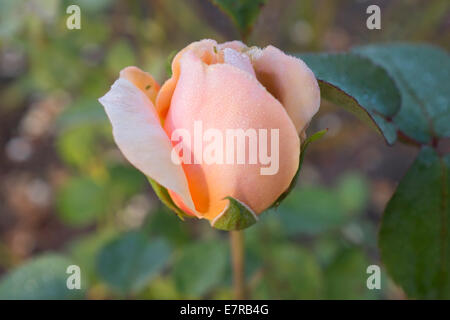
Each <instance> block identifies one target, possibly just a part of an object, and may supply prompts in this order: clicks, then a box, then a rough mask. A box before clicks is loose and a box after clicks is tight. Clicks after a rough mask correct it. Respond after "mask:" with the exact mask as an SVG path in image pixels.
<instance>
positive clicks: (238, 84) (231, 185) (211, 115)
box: [164, 52, 300, 220]
mask: <svg viewBox="0 0 450 320" xmlns="http://www.w3.org/2000/svg"><path fill="white" fill-rule="evenodd" d="M179 62H180V77H179V79H178V83H177V86H176V89H175V92H174V94H173V96H172V101H171V106H170V109H169V111H168V114H167V117H166V119H165V124H164V129H165V130H166V132H167V134H168V135H169V136H171V134H172V132H173V131H174V130H175V129H177V128H184V129H187V130H188V131H189V132H191V135H192V136H193V135H194V134H193V132H194V124H195V121H196V120H201V121H202V124H203V132H204V131H206V130H207V129H209V128H213V129H218V130H220V131H221V132H222V133H223V135H224V136H225V134H226V130H227V129H233V128H234V129H238V128H241V129H244V130H247V129H250V128H252V129H256V130H257V129H268V130H270V129H279V155H280V158H279V170H278V172H277V173H276V174H275V175H261V172H260V168H261V167H262V166H261V164H259V163H258V164H239V165H237V164H206V163H201V164H184V165H183V168H184V171H185V172H186V176H187V179H188V183H189V187H190V190H191V196H192V199H193V201H194V203H195V206H196V208H197V210H198V211H200V212H201V213H202V214H203V215H204V216H205V217H206V218H208V219H210V220H212V219H213V218H214V217H215V216H217V215H218V214H219V213H220V212H222V211H223V209H224V208H225V206H226V205H227V200H224V198H225V197H226V196H231V197H233V198H235V199H238V200H239V201H241V202H243V203H245V204H247V205H248V206H249V207H250V208H251V209H252V210H253V211H255V212H256V213H258V214H259V213H261V212H262V211H263V210H265V209H266V208H267V207H269V206H270V205H271V204H272V203H273V202H274V201H275V200H276V199H277V198H278V197H279V195H280V194H281V193H282V192H284V191H285V190H286V189H287V188H288V186H289V184H290V183H291V181H292V178H293V176H294V175H295V173H296V171H297V168H298V159H299V152H300V141H299V137H298V134H297V132H296V129H295V127H294V124H293V122H292V121H291V119H290V118H289V116H288V114H287V113H286V110H285V109H284V108H283V106H282V105H281V104H280V102H279V101H277V100H276V99H275V98H274V97H273V96H272V95H271V94H269V93H268V92H267V91H266V89H265V88H264V87H263V86H262V85H261V84H260V83H259V82H258V81H257V80H256V78H254V77H253V76H251V75H249V74H248V73H247V72H245V71H242V70H240V69H238V68H236V67H234V66H232V65H228V64H213V65H209V66H206V65H205V64H204V63H203V61H202V60H201V59H200V58H199V57H198V56H197V55H196V54H195V53H194V52H186V53H185V54H184V55H183V56H182V57H181V59H180V61H179ZM269 137H270V131H269ZM192 139H193V138H192ZM268 148H269V150H270V146H269V147H268ZM224 152H225V149H224ZM247 159H248V150H247ZM247 163H248V162H247ZM263 167H265V166H263ZM255 188H257V190H256V189H255Z"/></svg>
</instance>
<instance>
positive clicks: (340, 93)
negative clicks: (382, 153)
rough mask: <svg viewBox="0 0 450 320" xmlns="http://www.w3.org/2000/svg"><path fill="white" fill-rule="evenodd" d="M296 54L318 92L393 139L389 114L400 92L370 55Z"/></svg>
mask: <svg viewBox="0 0 450 320" xmlns="http://www.w3.org/2000/svg"><path fill="white" fill-rule="evenodd" d="M300 58H301V59H303V60H304V61H305V63H306V64H307V65H308V67H310V68H311V69H312V71H313V72H314V74H315V75H316V77H317V79H318V80H319V86H320V92H321V96H322V97H323V98H325V99H327V100H329V101H331V102H333V103H335V104H336V105H338V106H341V107H343V108H345V109H346V110H348V111H350V112H352V113H353V114H355V115H356V116H357V117H358V118H360V119H361V120H363V121H364V122H366V123H367V124H369V125H371V126H372V127H374V128H375V129H376V130H377V131H378V132H380V133H382V134H383V136H384V138H385V139H386V142H387V143H389V144H393V143H394V142H395V140H396V139H397V133H396V127H395V125H394V124H393V123H392V120H391V119H392V117H394V116H395V114H396V113H397V112H398V111H399V109H400V103H401V100H400V94H399V91H398V89H397V86H396V84H395V82H394V80H393V79H392V78H391V76H390V75H389V74H388V72H387V71H386V70H385V69H384V68H382V67H380V66H378V65H377V64H375V63H373V62H372V61H371V60H370V59H368V58H365V57H362V56H359V55H357V54H352V53H341V54H304V55H300Z"/></svg>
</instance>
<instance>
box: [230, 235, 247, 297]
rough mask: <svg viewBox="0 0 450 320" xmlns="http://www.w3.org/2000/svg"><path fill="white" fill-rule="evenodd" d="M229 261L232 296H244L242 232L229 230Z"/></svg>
mask: <svg viewBox="0 0 450 320" xmlns="http://www.w3.org/2000/svg"><path fill="white" fill-rule="evenodd" d="M230 247H231V262H232V267H233V286H234V298H235V299H236V300H242V299H245V298H246V294H245V293H246V292H245V274H244V232H243V231H242V230H239V231H230Z"/></svg>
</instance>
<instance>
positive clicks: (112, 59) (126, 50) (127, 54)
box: [106, 41, 136, 77]
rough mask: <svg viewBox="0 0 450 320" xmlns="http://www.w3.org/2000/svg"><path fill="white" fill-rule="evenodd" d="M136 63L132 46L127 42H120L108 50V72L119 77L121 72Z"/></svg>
mask: <svg viewBox="0 0 450 320" xmlns="http://www.w3.org/2000/svg"><path fill="white" fill-rule="evenodd" d="M135 63H136V57H135V55H134V51H133V49H132V48H131V46H130V44H129V43H128V42H126V41H118V42H116V43H114V45H113V46H112V47H111V48H110V49H109V50H108V55H107V56H106V66H107V68H108V71H109V72H110V73H111V74H112V75H114V76H116V77H117V76H118V74H119V72H120V70H122V69H123V68H125V67H128V66H132V65H134V64H135Z"/></svg>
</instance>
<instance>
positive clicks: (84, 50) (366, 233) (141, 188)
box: [0, 0, 450, 299]
mask: <svg viewBox="0 0 450 320" xmlns="http://www.w3.org/2000/svg"><path fill="white" fill-rule="evenodd" d="M70 4H77V5H79V6H80V8H81V29H80V30H68V29H67V27H66V20H67V18H68V17H69V14H67V13H66V8H67V7H68V6H69V5H70ZM370 4H378V5H379V6H380V7H381V17H382V29H381V30H368V29H367V28H366V19H367V17H368V15H367V14H366V8H367V6H369V5H370ZM203 38H213V39H216V40H217V41H218V42H223V41H227V40H232V39H238V38H239V34H238V33H237V32H236V30H235V28H234V27H233V25H232V23H231V22H230V20H229V18H228V17H227V16H225V15H224V14H223V13H222V12H221V11H220V10H219V9H218V8H217V7H215V6H214V5H213V4H211V3H210V2H209V1H207V0H164V1H163V0H145V1H144V0H141V1H125V0H117V1H113V0H97V1H88V0H78V1H76V0H75V1H59V0H29V1H22V0H19V1H17V0H0V152H1V157H0V296H2V297H25V298H47V297H53V298H88V299H106V298H137V299H180V298H193V299H201V298H211V299H227V298H232V285H231V282H232V281H231V279H232V277H231V268H230V255H229V246H228V237H227V233H226V232H220V231H217V230H215V229H212V228H211V227H210V226H209V223H207V222H205V221H197V220H190V221H186V222H182V221H180V220H179V219H178V218H177V216H176V215H175V214H173V213H172V212H169V211H168V210H167V209H165V208H164V207H163V206H162V205H161V203H160V202H159V201H158V200H157V198H156V197H155V195H154V193H153V191H152V190H151V188H150V186H149V184H148V182H147V181H146V179H145V177H144V176H143V175H142V174H141V173H140V172H139V171H137V170H135V169H134V168H133V167H131V166H130V165H129V164H128V162H126V161H125V160H124V158H123V156H122V155H121V153H120V152H119V151H118V149H117V148H116V146H115V144H114V143H113V141H112V136H111V127H110V124H109V122H108V121H107V118H106V115H105V113H104V110H103V108H102V107H101V105H100V104H99V103H98V101H97V99H98V98H99V97H100V96H102V95H103V94H104V93H106V92H107V90H108V89H109V87H110V85H111V84H112V83H113V81H114V80H115V79H116V78H117V77H118V74H119V71H120V70H121V69H122V68H123V67H125V66H129V65H136V66H139V67H140V68H142V69H144V70H146V71H148V72H149V73H151V74H152V75H154V76H155V77H156V78H157V80H158V81H159V82H160V83H163V81H164V80H165V79H167V77H168V74H167V66H168V60H169V57H170V56H171V54H172V53H173V52H174V51H178V50H180V49H181V48H183V47H185V46H186V45H187V44H189V43H190V42H193V41H196V40H199V39H203ZM388 41H413V42H427V43H431V44H435V45H438V46H440V47H442V48H444V49H446V50H448V49H449V47H450V2H449V1H447V0H427V1H425V0H422V1H420V0H409V1H408V0H398V1H388V0H386V1H374V0H373V1H372V0H371V1H354V0H353V1H350V0H341V1H333V0H316V1H313V0H299V1H293V0H269V1H268V2H267V5H266V6H265V7H264V8H263V9H262V11H261V15H260V16H259V17H258V20H257V22H256V24H255V26H254V29H253V32H252V33H251V35H250V37H249V39H248V43H247V44H248V45H257V46H262V47H264V46H266V45H268V44H273V45H275V46H277V47H279V48H281V49H282V50H284V51H287V52H306V51H341V50H346V49H348V48H350V47H352V46H357V45H363V44H368V43H375V42H388ZM324 128H329V132H328V133H327V134H326V136H325V137H324V138H323V139H322V140H320V141H318V142H315V143H314V144H312V145H311V146H310V147H309V149H308V151H307V155H306V158H305V162H304V165H303V169H302V171H301V174H300V179H299V184H298V186H297V188H296V189H295V190H294V191H293V192H292V193H291V195H290V196H289V197H288V198H287V200H286V201H285V202H284V203H283V204H282V205H281V206H280V207H279V208H278V209H277V210H276V211H270V212H266V213H264V214H263V215H262V216H261V219H260V222H259V223H257V224H256V225H254V226H253V227H251V228H249V229H247V230H246V231H245V241H246V277H247V283H248V289H249V297H250V298H254V299H366V298H368V299H402V298H405V296H404V294H403V292H402V291H401V289H399V288H398V287H396V286H395V284H394V283H392V281H391V280H390V279H389V277H388V276H387V275H386V274H385V273H384V272H383V266H382V263H381V262H380V261H379V252H378V249H377V230H378V226H379V223H380V219H381V215H382V212H383V210H384V207H385V205H386V203H387V201H388V200H389V198H390V196H391V195H392V192H393V190H394V189H395V186H396V184H397V181H399V179H400V178H401V177H402V176H403V174H404V173H405V172H406V170H407V168H408V166H409V165H410V163H412V160H413V159H414V155H415V154H416V153H417V151H418V150H417V149H416V148H415V147H413V146H408V145H405V144H401V143H397V144H396V145H395V146H393V147H388V146H387V145H386V144H385V142H384V140H383V139H382V137H381V136H378V135H377V133H375V132H374V131H371V129H370V128H368V127H367V126H365V125H364V124H363V123H361V122H360V121H359V120H358V119H356V118H355V117H353V116H352V115H351V114H349V113H346V112H345V111H344V110H342V109H340V108H339V107H338V106H333V105H329V104H327V103H326V102H323V104H322V107H321V110H320V112H319V114H318V115H317V116H316V117H315V118H314V119H313V122H312V124H311V126H310V128H309V130H310V133H311V132H315V131H318V130H321V129H324ZM68 264H76V265H79V266H80V267H81V272H82V275H83V281H82V289H81V290H73V291H71V290H67V289H65V290H64V288H61V287H60V283H61V281H59V282H58V280H60V279H64V280H63V283H64V284H65V279H66V277H67V276H68V275H67V274H66V273H65V268H66V267H67V265H68ZM371 264H377V265H380V267H381V269H382V282H381V285H382V288H381V290H368V289H367V287H366V279H367V277H368V274H367V273H366V268H367V267H368V266H369V265H371ZM61 270H62V271H61ZM21 279H32V280H27V282H26V285H23V281H22V282H21ZM18 284H20V285H18Z"/></svg>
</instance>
